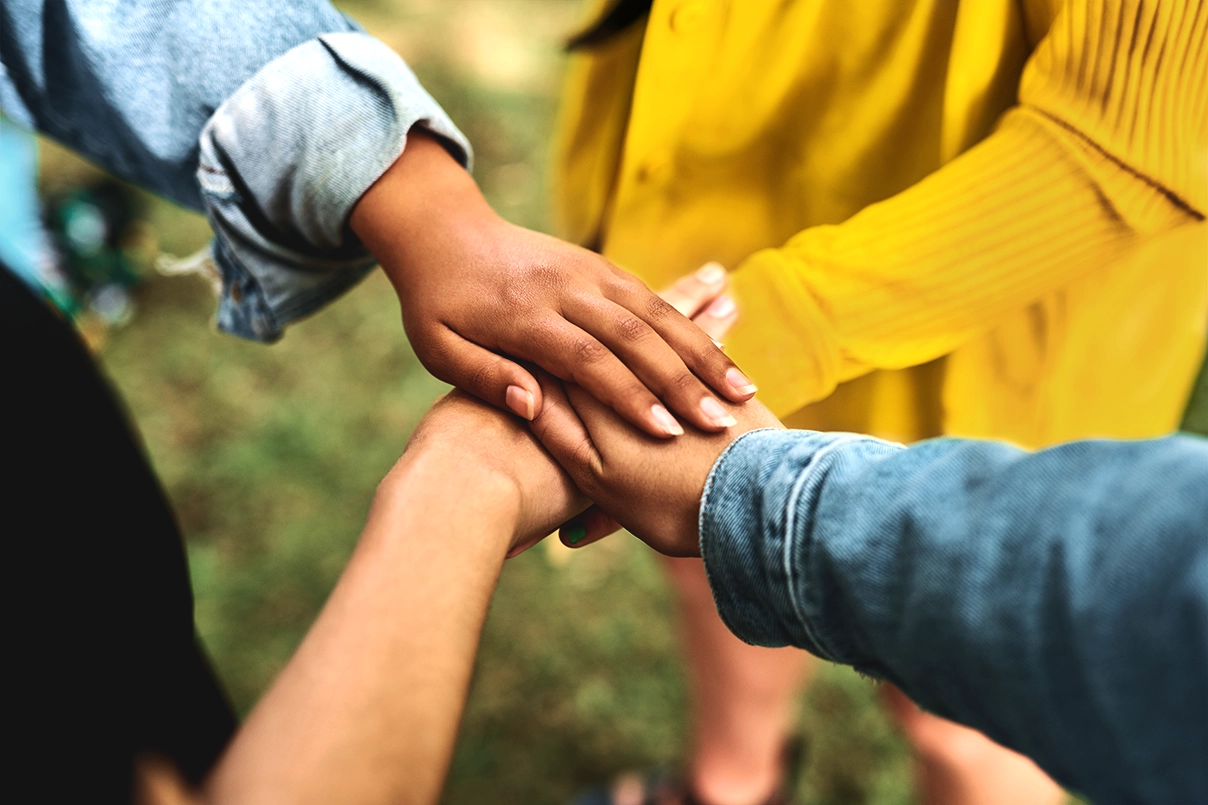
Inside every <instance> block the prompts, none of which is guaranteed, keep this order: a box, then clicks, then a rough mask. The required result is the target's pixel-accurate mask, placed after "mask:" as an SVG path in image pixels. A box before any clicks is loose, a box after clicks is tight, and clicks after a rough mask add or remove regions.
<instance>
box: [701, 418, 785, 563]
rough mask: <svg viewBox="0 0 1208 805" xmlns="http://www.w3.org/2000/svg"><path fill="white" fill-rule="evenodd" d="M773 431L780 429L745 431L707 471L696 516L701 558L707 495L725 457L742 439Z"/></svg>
mask: <svg viewBox="0 0 1208 805" xmlns="http://www.w3.org/2000/svg"><path fill="white" fill-rule="evenodd" d="M775 430H780V429H779V428H757V429H756V430H749V431H747V432H746V433H744V434H742V435H741V436H739V437H738V438H737V439H735V440H734V441H732V442H730V443H729V444H728V445H726V449H725V450H722V451H721V455H719V456H718V457H717V460H716V461H714V462H713V467H712V469H710V470H709V476H708V477H707V478H705V488H704V491H703V492H701V496H700V512H699V513H698V514H697V516H696V532H697V540H698V541H699V544H700V553H701V556H702V557H703V556H704V555H705V509H706V507H707V506H708V505H709V493H710V492H711V491H712V490H713V482H714V480H715V479H716V478H717V473H718V472H719V471H720V470H721V465H722V464H723V463H724V462H725V460H726V457H727V456H728V455H730V451H731V450H733V449H734V446H735V445H737V444H738V443H739V442H741V441H742V440H743V439H745V438H747V437H748V436H751V435H754V434H756V433H767V432H768V431H775Z"/></svg>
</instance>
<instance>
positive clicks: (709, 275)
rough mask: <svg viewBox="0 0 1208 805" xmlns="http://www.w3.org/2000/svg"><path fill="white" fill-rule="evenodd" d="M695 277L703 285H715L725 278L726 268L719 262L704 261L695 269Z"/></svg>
mask: <svg viewBox="0 0 1208 805" xmlns="http://www.w3.org/2000/svg"><path fill="white" fill-rule="evenodd" d="M696 278H697V279H698V280H700V281H701V282H703V283H704V284H705V285H716V284H717V283H719V282H721V281H722V280H724V279H725V278H726V269H725V268H724V267H723V266H722V265H721V263H705V264H704V265H703V266H701V267H700V268H699V269H697V271H696Z"/></svg>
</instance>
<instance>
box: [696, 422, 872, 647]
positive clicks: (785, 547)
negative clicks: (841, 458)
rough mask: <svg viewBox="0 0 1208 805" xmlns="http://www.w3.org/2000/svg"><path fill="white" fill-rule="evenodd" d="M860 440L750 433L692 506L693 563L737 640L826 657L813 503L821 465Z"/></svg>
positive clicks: (821, 568) (844, 435) (810, 433)
mask: <svg viewBox="0 0 1208 805" xmlns="http://www.w3.org/2000/svg"><path fill="white" fill-rule="evenodd" d="M861 440H862V437H859V436H855V435H852V434H848V433H816V432H813V431H786V430H760V431H752V432H750V433H747V434H744V435H743V436H741V437H739V438H738V439H736V440H735V441H734V442H733V443H732V444H731V445H730V446H729V448H728V449H727V450H726V451H725V452H724V453H723V454H722V455H721V457H720V458H719V459H718V460H717V462H716V463H715V465H714V467H713V470H712V472H710V474H709V478H708V480H707V482H706V484H705V491H704V495H703V496H702V499H701V514H700V534H701V556H702V558H703V559H704V562H705V572H706V574H707V575H708V578H709V584H710V587H711V588H712V590H713V599H714V602H715V603H716V605H717V610H718V613H719V614H720V615H721V618H722V621H723V622H724V623H725V624H726V626H727V627H728V628H729V629H730V631H732V632H733V633H734V634H735V635H737V636H738V637H739V638H740V639H742V640H744V641H746V642H748V643H751V644H754V645H758V646H785V645H792V646H797V647H799V648H803V649H806V650H807V651H809V652H811V653H813V654H817V655H818V656H821V657H826V658H831V657H833V656H834V655H835V652H836V650H837V649H836V647H835V646H833V645H830V644H831V642H832V641H831V640H830V639H829V637H828V636H827V635H828V633H829V632H830V631H831V630H829V629H828V628H827V624H826V622H825V617H826V613H825V612H824V611H823V610H824V606H823V603H824V601H825V600H827V596H826V595H825V593H826V592H827V591H826V590H825V589H822V588H823V587H824V586H825V585H826V584H827V583H828V582H827V581H826V579H827V575H826V573H827V568H826V567H825V563H824V562H819V561H816V558H815V555H814V554H815V551H814V546H813V545H812V539H813V533H814V529H813V525H814V524H813V523H812V514H813V501H814V500H816V498H817V496H818V494H819V493H820V491H821V485H822V483H823V481H824V480H825V476H826V473H827V469H828V467H829V465H830V461H829V458H830V457H831V456H833V455H834V454H835V453H836V452H837V451H839V450H840V449H841V448H842V447H844V446H845V445H847V444H848V443H851V442H857V441H861ZM830 636H832V637H833V635H830Z"/></svg>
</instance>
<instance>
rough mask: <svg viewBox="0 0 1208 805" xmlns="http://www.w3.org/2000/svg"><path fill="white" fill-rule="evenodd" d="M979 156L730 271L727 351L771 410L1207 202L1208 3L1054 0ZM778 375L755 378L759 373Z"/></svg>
mask: <svg viewBox="0 0 1208 805" xmlns="http://www.w3.org/2000/svg"><path fill="white" fill-rule="evenodd" d="M1019 98H1020V103H1019V105H1018V106H1017V107H1015V108H1013V109H1011V110H1009V111H1008V112H1007V113H1006V114H1005V115H1004V116H1003V118H1002V119H1001V120H1000V122H999V125H998V127H997V129H996V130H995V132H994V133H993V134H992V135H990V136H989V137H987V138H986V139H985V140H984V141H982V142H981V143H979V144H978V145H977V146H975V147H973V148H971V149H970V150H969V151H967V152H966V153H964V154H963V155H961V156H960V157H958V158H956V159H954V160H953V161H952V162H950V163H948V164H947V165H945V166H944V167H943V168H941V169H940V170H938V171H936V172H935V173H933V174H932V175H931V176H929V177H927V178H926V179H924V180H923V181H921V182H919V183H918V184H916V185H915V186H913V187H911V188H909V189H907V190H906V191H904V192H902V193H900V194H898V195H897V196H894V197H892V198H890V199H887V200H886V201H884V202H881V203H879V204H874V205H872V206H870V207H867V208H865V209H864V210H862V211H861V212H859V213H858V214H856V215H855V216H853V217H852V218H850V219H849V220H848V221H846V222H844V223H843V224H840V225H838V226H820V227H814V228H811V229H807V230H805V231H803V232H801V233H800V234H798V235H796V236H795V237H793V238H792V239H791V240H790V241H789V242H788V243H787V244H785V245H784V246H783V247H782V248H779V249H767V250H764V251H761V252H757V253H756V254H754V255H752V256H751V257H750V258H749V259H748V260H747V261H745V262H744V263H743V264H742V265H741V266H740V267H739V269H738V271H737V272H736V273H735V277H734V287H735V292H736V294H737V295H738V297H739V299H740V301H741V302H742V303H743V304H744V306H750V307H751V308H752V309H758V310H761V311H766V314H765V315H763V316H761V318H760V319H759V320H758V321H748V322H744V324H743V326H741V327H739V328H738V329H737V330H736V331H735V333H734V334H733V337H732V339H731V341H730V343H728V345H727V347H728V350H729V352H730V354H731V355H732V356H733V357H734V358H735V360H736V361H737V362H738V364H739V365H740V366H758V367H761V368H762V369H763V371H762V372H756V373H755V379H756V381H757V382H760V383H761V385H762V386H763V387H764V389H765V391H764V393H763V394H762V395H761V397H762V399H763V400H764V402H765V403H766V404H768V405H769V407H771V408H772V409H773V410H776V411H780V412H785V411H791V410H795V409H796V408H798V407H800V406H801V405H804V404H806V403H808V402H811V401H814V400H817V399H820V398H822V397H824V396H826V395H827V394H829V393H830V392H831V391H832V390H833V389H834V387H835V385H836V384H838V383H839V382H842V381H843V380H846V379H850V378H852V377H855V376H857V375H859V374H862V373H864V372H867V371H869V370H872V369H876V368H902V367H906V366H912V365H915V364H919V363H923V362H925V361H928V360H931V359H933V358H936V357H939V356H941V355H945V354H947V353H949V352H951V351H952V350H953V349H955V348H956V347H958V346H959V345H960V344H961V343H962V342H964V341H966V340H968V339H969V338H971V337H973V336H975V335H977V334H978V333H980V332H984V331H985V330H986V329H988V328H989V327H991V326H993V324H994V323H995V322H996V321H997V320H999V319H1001V318H1002V317H1004V316H1005V315H1007V314H1009V313H1011V312H1013V311H1016V310H1018V309H1020V308H1021V307H1024V306H1026V305H1028V304H1029V303H1031V302H1033V301H1035V300H1037V299H1039V298H1041V297H1043V296H1044V295H1045V294H1047V293H1049V292H1051V291H1053V290H1055V289H1058V288H1060V287H1062V286H1063V285H1065V284H1067V283H1068V282H1069V281H1071V280H1072V279H1074V278H1076V277H1078V276H1079V275H1081V274H1083V273H1085V272H1087V271H1088V270H1091V269H1093V268H1095V267H1097V266H1101V265H1103V264H1105V263H1106V262H1108V261H1110V260H1111V258H1112V257H1113V256H1114V255H1117V254H1119V253H1120V252H1121V251H1122V250H1123V249H1124V248H1125V247H1127V246H1128V245H1130V244H1131V243H1132V242H1134V241H1136V240H1137V239H1139V238H1145V237H1150V236H1153V235H1155V234H1158V233H1161V232H1165V231H1167V230H1169V229H1172V228H1174V227H1176V226H1179V225H1181V224H1184V223H1189V222H1193V221H1197V220H1203V219H1204V213H1205V211H1206V210H1208V7H1206V6H1205V4H1204V3H1202V2H1201V3H1192V2H1179V1H1178V0H1171V2H1163V3H1142V2H1140V0H1110V1H1109V2H1093V0H1070V2H1068V3H1067V4H1066V7H1065V8H1064V9H1063V11H1062V12H1061V13H1060V14H1059V15H1058V16H1057V18H1056V19H1055V20H1054V23H1053V26H1052V28H1051V29H1050V31H1049V33H1048V35H1047V36H1046V37H1045V39H1044V40H1043V41H1042V42H1041V43H1040V45H1039V46H1038V47H1037V49H1036V51H1035V53H1034V54H1033V56H1032V58H1031V59H1030V60H1029V62H1028V64H1027V66H1026V68H1025V70H1024V73H1023V78H1022V81H1021V85H1020V90H1019ZM770 374H771V375H776V376H775V377H769V375H770Z"/></svg>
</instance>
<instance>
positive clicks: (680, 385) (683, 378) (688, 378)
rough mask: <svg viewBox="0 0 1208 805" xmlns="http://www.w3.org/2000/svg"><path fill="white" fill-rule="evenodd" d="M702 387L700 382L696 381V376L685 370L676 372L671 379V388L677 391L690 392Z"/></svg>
mask: <svg viewBox="0 0 1208 805" xmlns="http://www.w3.org/2000/svg"><path fill="white" fill-rule="evenodd" d="M699 385H700V381H699V380H697V379H696V375H694V374H692V373H691V372H689V371H687V370H684V371H682V372H676V373H675V375H674V376H673V377H672V378H671V384H670V388H671V389H674V390H675V391H690V390H692V389H695V388H696V387H697V386H699Z"/></svg>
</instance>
